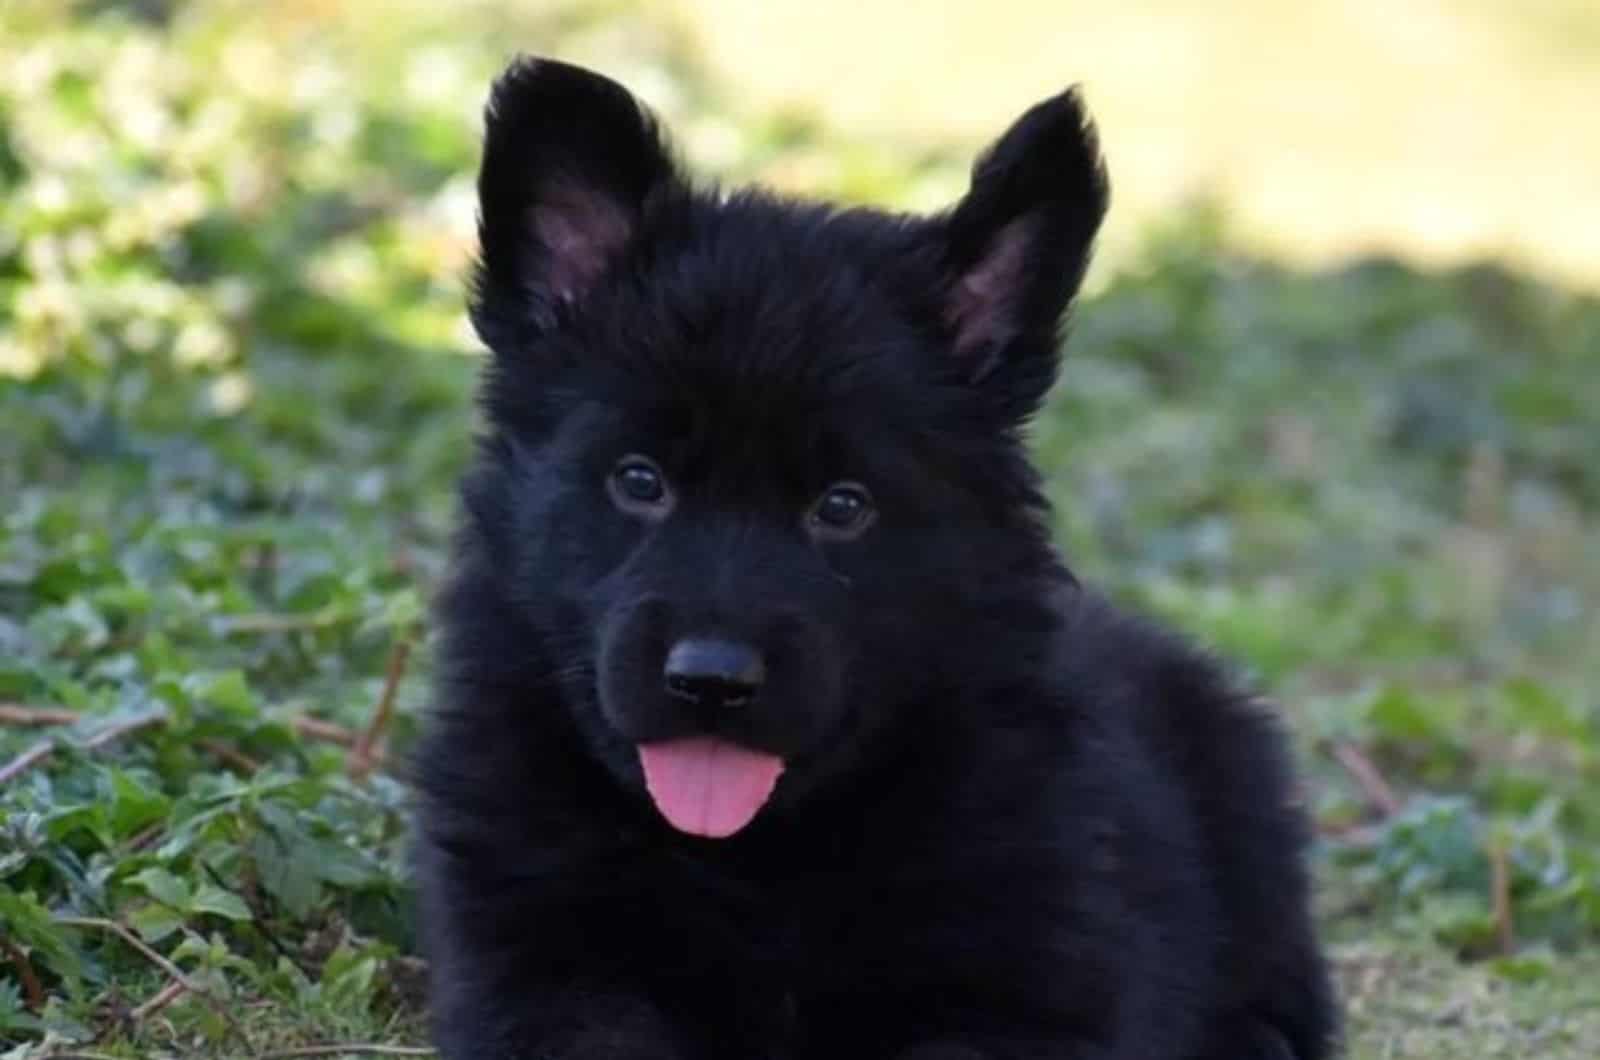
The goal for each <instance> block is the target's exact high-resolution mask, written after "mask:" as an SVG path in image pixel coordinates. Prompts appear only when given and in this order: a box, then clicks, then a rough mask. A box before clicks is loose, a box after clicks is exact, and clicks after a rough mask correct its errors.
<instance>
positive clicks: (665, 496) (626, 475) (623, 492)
mask: <svg viewBox="0 0 1600 1060" xmlns="http://www.w3.org/2000/svg"><path fill="white" fill-rule="evenodd" d="M607 485H608V486H609V488H610V491H611V499H612V500H613V501H614V502H615V503H616V505H617V507H619V508H621V509H622V510H623V511H627V512H633V513H635V514H638V515H650V516H659V515H662V514H665V512H666V510H667V508H668V507H669V506H670V505H671V503H672V495H671V493H670V492H669V491H668V490H667V480H666V477H665V476H664V475H662V473H661V469H660V468H659V467H657V466H656V465H655V462H654V461H652V460H651V459H650V458H649V457H643V456H625V457H623V458H622V459H621V460H619V461H618V462H617V466H616V467H615V468H613V469H612V470H611V478H610V480H609V481H608V483H607Z"/></svg>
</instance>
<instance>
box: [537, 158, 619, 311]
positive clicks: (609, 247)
mask: <svg viewBox="0 0 1600 1060" xmlns="http://www.w3.org/2000/svg"><path fill="white" fill-rule="evenodd" d="M529 213H530V221H531V224H532V227H533V234H534V236H535V237H537V239H538V241H539V244H540V247H541V249H542V251H543V257H542V259H541V261H540V265H539V268H538V270H537V273H536V276H535V279H536V282H537V283H538V285H539V286H541V287H544V288H546V289H547V290H548V291H549V292H550V293H551V294H553V295H554V296H555V297H556V298H558V299H560V300H561V301H564V302H574V301H577V300H578V299H579V298H581V297H583V296H584V295H585V294H587V293H588V291H589V289H590V288H591V287H593V286H594V284H595V281H597V280H598V279H599V278H600V276H601V274H602V273H603V272H604V271H605V269H606V266H607V265H609V264H611V262H612V261H613V260H614V259H615V258H616V256H617V255H618V254H619V253H620V252H621V250H622V247H623V245H624V244H625V243H626V242H627V241H628V235H629V231H630V225H629V223H628V217H627V215H626V214H625V213H624V212H623V209H622V207H620V206H618V205H617V204H616V202H614V201H613V200H612V199H610V198H609V197H608V196H606V195H604V194H602V193H599V192H595V191H592V190H588V189H584V188H579V187H576V186H574V185H572V184H570V183H568V182H565V181H558V182H554V183H552V184H551V185H550V186H549V187H548V188H547V189H546V190H545V192H544V193H543V194H542V195H540V196H539V201H538V202H537V203H535V204H534V206H533V208H532V209H531V210H530V211H529Z"/></svg>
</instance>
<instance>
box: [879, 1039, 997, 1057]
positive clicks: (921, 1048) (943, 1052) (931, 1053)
mask: <svg viewBox="0 0 1600 1060" xmlns="http://www.w3.org/2000/svg"><path fill="white" fill-rule="evenodd" d="M895 1060H991V1058H990V1056H989V1054H988V1053H985V1052H981V1051H979V1050H977V1049H974V1048H972V1046H970V1045H962V1044H961V1043H960V1042H923V1043H922V1044H920V1045H913V1046H912V1047H911V1048H909V1049H907V1050H906V1051H904V1052H902V1053H900V1054H899V1055H897V1056H896V1057H895Z"/></svg>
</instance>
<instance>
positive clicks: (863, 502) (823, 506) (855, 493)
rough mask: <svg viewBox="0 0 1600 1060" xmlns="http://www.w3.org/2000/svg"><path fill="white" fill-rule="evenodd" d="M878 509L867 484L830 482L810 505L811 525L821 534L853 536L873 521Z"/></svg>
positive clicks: (842, 536)
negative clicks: (830, 484) (874, 506)
mask: <svg viewBox="0 0 1600 1060" xmlns="http://www.w3.org/2000/svg"><path fill="white" fill-rule="evenodd" d="M874 514H875V510H874V508H873V506H872V494H870V493H868V492H867V488H866V487H865V486H861V485H858V484H856V483H854V482H841V483H839V484H838V485H837V486H830V487H828V490H827V492H826V493H824V494H823V495H822V496H821V497H819V498H817V503H816V504H815V505H813V506H812V508H811V518H810V523H811V527H812V529H813V530H814V531H815V532H817V533H818V534H820V535H823V536H825V537H831V538H835V539H839V538H851V537H855V536H857V535H858V534H860V533H861V532H862V531H864V530H866V528H867V527H869V526H871V525H872V518H873V515H874Z"/></svg>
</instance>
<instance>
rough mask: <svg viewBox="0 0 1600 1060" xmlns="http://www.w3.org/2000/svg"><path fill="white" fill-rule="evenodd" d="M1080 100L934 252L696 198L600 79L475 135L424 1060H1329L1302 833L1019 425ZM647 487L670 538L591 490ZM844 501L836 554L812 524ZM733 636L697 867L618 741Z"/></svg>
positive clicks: (1030, 143)
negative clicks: (701, 653) (1090, 581)
mask: <svg viewBox="0 0 1600 1060" xmlns="http://www.w3.org/2000/svg"><path fill="white" fill-rule="evenodd" d="M1106 187H1107V186H1106V180H1105V175H1104V171H1103V168H1102V164H1101V161H1100V156H1099V151H1098V148H1097V146H1096V143H1095V139H1094V136H1093V133H1092V130H1091V128H1090V126H1089V125H1088V122H1087V119H1086V117H1085V114H1084V112H1083V108H1082V106H1081V103H1080V101H1079V99H1078V97H1077V96H1076V95H1075V94H1073V93H1067V94H1064V95H1062V96H1058V97H1056V98H1054V99H1050V100H1047V101H1045V102H1043V103H1041V104H1039V105H1038V106H1036V107H1035V108H1033V109H1032V110H1030V111H1029V112H1028V113H1027V114H1026V115H1024V116H1023V117H1022V118H1021V119H1020V120H1019V121H1018V122H1017V123H1016V125H1014V126H1013V127H1012V128H1011V130H1010V131H1008V132H1007V133H1006V134H1005V136H1004V137H1003V138H1002V139H1001V140H1000V141H999V142H998V143H997V144H996V145H995V146H994V147H993V148H992V149H991V150H990V152H989V153H988V154H987V155H986V156H985V157H984V158H983V159H982V160H980V162H979V163H978V165H977V166H976V168H975V170H974V177H973V186H972V189H971V192H970V193H969V194H968V195H967V197H966V198H965V199H963V200H962V201H961V202H960V203H958V204H957V205H956V206H955V207H954V208H953V209H952V210H951V211H950V212H949V213H947V214H944V215H941V216H935V217H916V216H898V215H892V214H887V213H883V212H879V211H876V210H868V209H839V208H834V207H831V206H827V205H819V204H811V203H803V202H796V201H791V200H788V199H782V198H778V197H775V196H772V195H768V194H765V193H762V192H759V191H740V192H736V193H733V194H727V195H725V194H720V193H717V192H714V191H710V190H705V189H696V188H694V187H692V186H691V185H690V184H688V183H687V182H686V180H685V179H684V178H683V177H682V176H681V175H680V173H679V170H678V168H677V167H676V166H675V165H674V164H673V162H672V160H671V158H670V155H669V153H668V151H667V150H666V148H665V146H664V144H663V142H662V138H661V136H660V135H659V133H658V131H657V129H656V126H655V123H654V122H653V120H652V119H651V118H650V117H649V116H648V115H647V114H646V113H645V112H644V111H643V110H642V109H641V108H640V106H639V105H638V104H637V103H636V102H635V101H634V100H633V98H632V97H631V96H630V95H629V94H628V93H627V92H626V91H625V90H624V89H622V88H621V87H620V86H618V85H616V84H614V83H612V82H610V81H607V80H605V79H603V78H601V77H599V76H597V75H594V74H591V73H588V72H586V71H582V70H578V69H576V68H573V67H570V66H565V65H562V64H559V63H555V62H547V61H532V60H528V61H521V62H518V63H517V64H515V65H514V66H513V67H512V68H511V69H510V70H509V71H508V72H507V73H506V74H505V76H504V77H503V78H502V79H501V81H500V82H499V83H498V84H497V86H496V87H495V90H494V93H493V98H492V101H491V104H490V107H489V110H488V117H487V137H486V144H485V152H484V161H483V169H482V175H481V180H480V185H479V188H480V195H481V209H482V213H481V240H482V263H481V268H480V272H479V276H478V282H477V288H476V297H475V301H474V305H473V319H474V321H475V323H476V325H477V327H478V329H479V332H480V334H481V335H482V336H483V338H484V340H485V341H486V343H487V344H488V345H489V346H490V347H491V349H492V352H493V357H492V359H491V362H490V364H489V366H488V369H487V376H486V380H485V385H484V391H483V405H484V409H485V411H486V421H487V429H486V431H485V432H484V434H483V437H482V438H481V442H480V447H479V453H478V456H477V459H476V461H475V463H474V466H473V468H472V469H471V471H470V472H469V474H468V475H467V477H466V480H465V483H464V487H463V497H464V505H463V507H464V517H463V520H462V527H461V531H460V536H459V541H458V543H457V549H456V554H455V559H454V570H453V577H452V579H451V581H450V582H449V585H448V587H447V588H446V590H445V591H444V593H443V595H442V598H441V600H440V603H439V611H438V614H439V619H440V623H441V627H442V639H441V645H440V647H441V656H442V658H441V679H440V684H439V691H438V702H437V705H436V709H435V710H434V711H433V712H432V715H431V718H430V723H429V726H428V730H427V735H426V739H425V742H424V744H423V747H422V749H421V752H420V755H419V757H418V760H417V770H418V778H419V795H420V806H419V818H420V821H419V839H418V865H419V874H420V880H421V887H422V914H423V918H424V922H423V930H424V936H425V940H426V943H427V949H428V955H429V957H430V958H431V962H432V982H433V1004H434V1007H435V1012H434V1017H435V1023H436V1028H437V1038H438V1043H439V1046H440V1049H441V1050H442V1053H443V1056H444V1057H445V1058H446V1060H547V1058H548V1060H580V1058H581V1060H597V1058H617V1060H623V1058H627V1060H706V1058H727V1060H761V1058H770V1060H780V1058H783V1060H790V1058H792V1060H800V1058H816V1060H852V1058H863V1060H868V1058H871V1060H892V1058H898V1060H911V1058H916V1060H958V1058H959V1060H985V1058H986V1060H1012V1058H1016V1060H1023V1058H1028V1060H1032V1058H1063V1060H1091V1058H1092V1060H1319V1058H1322V1057H1325V1056H1328V1055H1329V1053H1330V1051H1331V1049H1332V1043H1333V1040H1334V1037H1335V1035H1334V1026H1335V1017H1334V1011H1333V1004H1332V1000H1331V996H1330V990H1329V985H1328V981H1327V978H1326V974H1325V969H1324V966H1323V962H1322V959H1321V957H1320V955H1319V950H1318V946H1317V944H1316V941H1315V938H1314V935H1313V930H1312V925H1311V922H1310V919H1309V915H1308V910H1307V906H1308V899H1307V882H1306V877H1305V873H1304V870H1303V868H1302V865H1301V858H1302V853H1303V847H1304V844H1305V838H1306V829H1305V824H1304V821H1303V820H1302V816H1301V813H1300V810H1299V809H1298V808H1297V807H1296V806H1295V804H1294V800H1293V796H1292V793H1291V778H1290V768H1289V763H1288V761H1287V757H1286V752H1285V746H1284V741H1283V739H1282V738H1281V736H1280V734H1279V732H1278V731H1277V727H1276V725H1275V723H1274V721H1273V719H1272V717H1271V716H1270V714H1269V712H1268V711H1267V710H1265V709H1264V708H1263V707H1262V706H1261V705H1260V704H1259V703H1257V702H1256V701H1255V700H1253V699H1252V698H1251V697H1250V696H1249V695H1248V694H1246V693H1245V692H1242V691H1240V690H1239V689H1238V688H1237V687H1236V686H1234V685H1233V684H1232V683H1230V681H1229V679H1228V678H1227V677H1226V676H1225V674H1224V672H1223V670H1222V669H1221V668H1219V666H1218V665H1217V664H1216V663H1214V662H1213V661H1211V660H1210V659H1208V658H1207V657H1205V656H1204V655H1202V654H1200V653H1198V652H1196V651H1195V650H1194V649H1192V648H1191V647H1189V646H1188V645H1186V644H1184V643H1182V642H1181V641H1180V640H1178V639H1176V638H1175V637H1173V636H1171V635H1169V634H1167V633H1164V632H1161V631H1158V630H1156V629H1154V628H1152V627H1151V626H1149V625H1147V624H1145V623H1143V622H1141V621H1138V620H1135V619H1132V618H1129V617H1127V616H1124V615H1122V614H1120V613H1118V612H1117V611H1116V610H1114V609H1113V608H1112V607H1110V606H1109V605H1107V604H1106V603H1105V602H1104V601H1103V600H1101V599H1100V598H1098V597H1097V596H1095V595H1094V594H1093V593H1092V592H1091V591H1089V590H1087V589H1085V588H1083V587H1080V586H1079V585H1078V583H1077V582H1076V581H1075V579H1074V578H1073V577H1072V576H1071V575H1070V573H1069V572H1068V571H1067V569H1066V567H1065V566H1064V565H1063V563H1062V562H1061V560H1060V559H1059V558H1058V556H1057V554H1056V552H1055V551H1054V549H1053V548H1052V546H1051V543H1050V540H1049V536H1048V534H1047V531H1046V529H1045V527H1046V515H1047V512H1046V505H1045V501H1044V500H1043V498H1042V495H1041V490H1040V484H1039V481H1038V478H1037V476H1036V474H1035V472H1034V471H1033V469H1032V467H1031V465H1030V464H1029V462H1028V460H1027V458H1026V455H1025V452H1024V448H1023V445H1022V443H1021V440H1020V429H1021V427H1022V426H1023V424H1024V422H1025V420H1026V419H1027V417H1028V416H1029V415H1030V414H1031V413H1032V412H1033V411H1035V410H1036V409H1037V408H1038V406H1039V404H1040V402H1041V401H1042V400H1043V398H1044V396H1045V393H1046V391H1047V390H1048V389H1049V387H1050V385H1051V383H1052V381H1053V380H1054V378H1055V373H1056V367H1057V360H1058V345H1059V343H1058V339H1059V330H1060V327H1061V324H1062V320H1063V317H1064V314H1065V311H1066V309H1067V307H1068V305H1069V303H1070V301H1071V299H1072V297H1073V295H1074V294H1075V293H1076V288H1077V286H1078V282H1079V279H1080V278H1081V276H1082V274H1083V271H1084V267H1085V265H1086V263H1087V261H1088V258H1089V252H1090V245H1091V243H1092V241H1093V238H1094V234H1095V231H1096V229H1097V228H1098V225H1099V223H1100V219H1101V216H1102V214H1103V213H1104V211H1105V208H1106V204H1107V190H1106ZM630 453H640V454H644V455H647V456H649V457H651V458H652V459H653V460H654V461H656V462H657V463H658V464H659V465H660V467H661V468H662V470H663V471H664V473H665V477H666V479H667V481H668V482H669V483H670V486H671V489H672V490H673V501H672V508H671V510H670V512H668V513H666V514H665V515H664V517H661V518H654V519H642V518H640V517H639V516H638V515H636V514H630V513H629V512H627V511H624V510H619V507H618V506H617V505H616V504H615V503H614V501H613V499H612V494H611V492H610V491H608V489H607V479H608V476H609V475H610V473H611V471H612V468H613V466H614V465H615V464H616V462H617V461H618V460H619V458H621V457H622V456H624V455H625V454H630ZM839 480H851V481H854V482H858V483H861V484H863V485H865V486H866V487H867V488H868V489H869V490H870V491H871V494H872V496H873V498H874V500H875V502H876V511H877V518H876V522H875V523H874V524H873V525H871V526H870V527H869V528H868V529H866V531H865V532H864V533H861V534H860V535H859V536H857V537H855V538H854V539H852V540H835V539H832V538H829V537H827V536H824V535H819V534H818V533H817V532H816V530H815V527H814V526H813V525H812V524H810V523H808V520H807V512H808V511H809V510H810V509H811V506H812V504H813V502H814V501H815V499H816V498H817V497H818V496H819V495H820V494H821V493H823V492H824V491H825V490H826V489H827V488H828V487H829V486H830V484H832V483H834V482H837V481H839ZM706 630H713V631H716V632H718V633H719V634H725V635H728V636H732V637H738V638H742V639H745V640H747V641H750V642H752V643H755V644H758V645H759V646H760V647H761V648H762V650H763V651H764V652H765V653H766V656H767V660H768V665H769V676H768V681H767V684H766V686H765V687H764V688H763V690H762V693H761V696H760V699H759V700H758V702H757V703H756V704H755V705H754V706H753V707H751V708H750V709H748V710H746V711H743V712H740V713H739V714H738V715H737V717H733V718H730V719H727V720H726V721H725V723H724V724H723V725H722V727H721V728H720V729H719V733H720V735H721V736H723V737H724V738H726V739H730V740H735V741H738V742H742V743H745V744H747V745H749V746H752V747H756V748H760V749H764V750H767V751H770V752H773V753H776V754H779V755H781V756H782V757H783V758H784V759H785V761H786V763H787V770H786V772H785V774H784V776H783V778H782V780H781V781H780V783H779V785H778V787H777V789H776V792H775V793H774V795H773V797H772V800H771V801H770V802H769V803H768V805H767V806H766V807H765V808H764V809H763V810H762V811H761V813H760V814H759V815H758V816H757V817H756V819H755V820H754V822H753V823H752V824H750V825H749V826H748V827H747V828H746V829H744V830H743V831H741V832H739V833H738V834H737V835H735V836H733V837H731V838H728V839H723V840H707V839H699V838H694V837H690V836H687V835H684V834H681V833H679V832H676V831H674V830H673V829H672V828H671V827H670V826H669V825H668V824H667V823H666V822H665V821H664V820H663V819H662V817H661V816H660V815H659V814H658V813H657V811H656V810H655V809H654V807H653V806H652V805H651V802H650V800H649V798H648V796H647V795H646V793H645V791H644V787H643V782H642V779H641V773H640V768H639V764H638V761H637V757H636V754H635V745H636V744H637V743H639V742H641V741H646V740H656V739H662V738H667V737H673V736H682V735H685V734H689V733H694V732H700V731H703V730H704V729H705V728H706V726H708V725H710V724H712V722H710V721H708V720H707V719H705V718H703V717H694V716H690V715H688V714H685V713H683V712H682V711H681V709H680V707H679V706H678V705H676V704H675V701H673V700H672V699H671V698H670V697H667V696H665V695H663V694H662V690H661V677H660V675H661V666H662V657H663V653H664V651H665V647H666V644H667V643H668V642H669V641H670V640H671V639H672V638H673V637H676V636H679V635H682V634H683V633H685V632H686V631H687V632H704V631H706Z"/></svg>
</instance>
